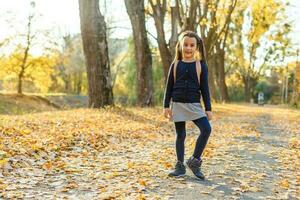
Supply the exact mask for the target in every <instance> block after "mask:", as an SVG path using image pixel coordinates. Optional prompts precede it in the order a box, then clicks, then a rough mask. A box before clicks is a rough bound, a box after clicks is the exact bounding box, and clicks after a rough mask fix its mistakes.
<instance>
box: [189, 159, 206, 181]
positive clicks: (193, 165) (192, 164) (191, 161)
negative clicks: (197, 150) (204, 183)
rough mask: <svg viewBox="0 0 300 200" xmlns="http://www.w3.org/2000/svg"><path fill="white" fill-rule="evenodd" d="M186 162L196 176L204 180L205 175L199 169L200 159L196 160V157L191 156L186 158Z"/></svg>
mask: <svg viewBox="0 0 300 200" xmlns="http://www.w3.org/2000/svg"><path fill="white" fill-rule="evenodd" d="M186 164H187V166H188V167H189V168H190V170H191V171H192V172H193V174H194V175H195V176H196V177H197V178H199V179H201V180H204V178H205V177H204V175H203V173H202V172H201V171H200V167H201V164H202V160H198V159H197V158H194V157H193V156H192V157H190V158H189V159H188V161H187V162H186Z"/></svg>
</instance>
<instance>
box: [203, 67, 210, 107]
mask: <svg viewBox="0 0 300 200" xmlns="http://www.w3.org/2000/svg"><path fill="white" fill-rule="evenodd" d="M200 91H201V95H202V98H203V102H204V106H205V111H211V103H210V93H209V87H208V69H207V65H206V63H205V62H201V76H200Z"/></svg>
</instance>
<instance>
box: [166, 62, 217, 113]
mask: <svg viewBox="0 0 300 200" xmlns="http://www.w3.org/2000/svg"><path fill="white" fill-rule="evenodd" d="M200 63H201V75H200V85H199V82H198V78H197V70H196V62H184V61H182V60H180V61H179V62H178V63H177V67H176V82H175V84H174V63H173V64H172V65H171V67H170V70H169V75H168V80H167V83H166V89H165V96H164V108H169V106H170V101H171V99H172V101H173V102H181V103H200V99H201V96H202V98H203V102H204V106H205V110H206V111H211V103H210V94H209V87H208V69H207V65H206V63H205V62H204V61H201V62H200Z"/></svg>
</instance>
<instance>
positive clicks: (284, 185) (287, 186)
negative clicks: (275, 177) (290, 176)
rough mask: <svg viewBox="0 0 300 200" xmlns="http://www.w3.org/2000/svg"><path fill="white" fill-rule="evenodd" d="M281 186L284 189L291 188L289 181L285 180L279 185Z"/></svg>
mask: <svg viewBox="0 0 300 200" xmlns="http://www.w3.org/2000/svg"><path fill="white" fill-rule="evenodd" d="M279 186H280V187H282V188H285V189H288V188H289V181H288V180H287V179H284V180H282V181H281V182H280V183H279Z"/></svg>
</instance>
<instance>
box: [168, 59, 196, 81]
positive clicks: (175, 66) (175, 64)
mask: <svg viewBox="0 0 300 200" xmlns="http://www.w3.org/2000/svg"><path fill="white" fill-rule="evenodd" d="M177 64H178V60H176V61H175V62H174V71H173V72H174V73H173V76H174V84H175V82H176V68H177ZM196 71H197V78H198V83H199V85H200V75H201V64H200V61H199V60H197V61H196Z"/></svg>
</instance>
